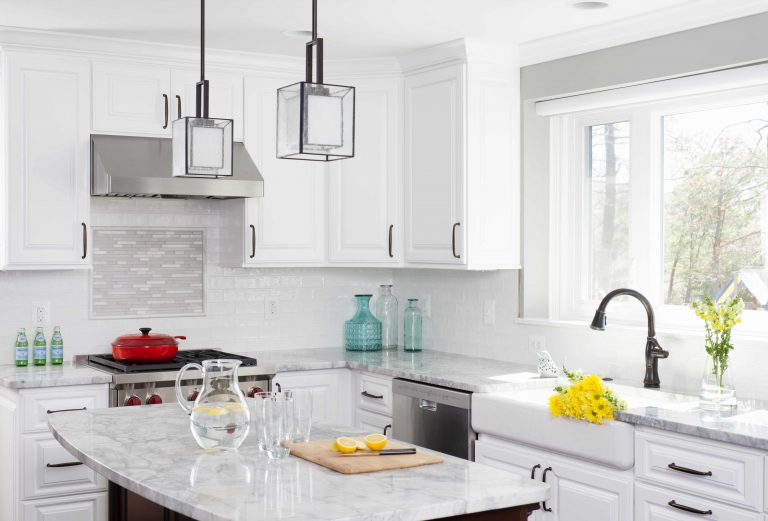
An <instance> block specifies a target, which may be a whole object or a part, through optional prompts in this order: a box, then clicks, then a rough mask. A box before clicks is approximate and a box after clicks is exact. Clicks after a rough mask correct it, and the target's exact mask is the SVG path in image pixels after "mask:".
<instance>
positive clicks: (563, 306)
mask: <svg viewBox="0 0 768 521" xmlns="http://www.w3.org/2000/svg"><path fill="white" fill-rule="evenodd" d="M715 74H717V73H715ZM702 78H704V79H706V75H705V76H702ZM690 80H691V78H685V81H686V82H687V83H688V84H690ZM674 81H678V80H671V82H674ZM680 81H681V80H680ZM705 83H706V81H705ZM745 83H746V84H747V85H750V86H747V87H741V88H729V89H727V90H717V91H715V92H707V93H703V94H702V93H699V92H697V93H689V92H686V93H685V95H684V96H682V97H680V96H679V94H678V97H674V98H668V99H660V96H659V94H658V92H657V93H656V95H655V97H654V100H653V101H648V102H644V103H633V104H627V105H624V106H621V105H620V104H619V103H618V102H617V100H618V99H619V98H617V94H616V92H615V91H612V92H611V93H610V96H609V97H608V98H606V100H609V101H610V103H608V106H606V108H602V109H601V108H596V107H595V106H596V102H595V100H594V94H587V95H584V96H585V97H588V96H592V97H590V98H589V103H586V104H584V105H582V106H588V107H589V110H581V111H573V112H569V113H565V114H553V115H551V117H550V219H549V221H550V230H549V232H550V235H549V237H550V243H549V248H550V249H549V253H550V255H549V259H550V263H549V271H550V286H549V287H550V293H549V317H550V320H554V321H568V322H571V321H577V322H582V323H583V322H585V321H586V322H589V321H590V320H591V319H592V316H593V314H594V311H595V308H596V307H597V305H598V303H599V301H598V300H590V299H588V298H584V295H586V294H587V293H588V292H587V291H586V290H587V289H588V288H589V287H590V280H589V277H590V275H591V267H590V266H591V263H590V254H591V248H590V247H589V242H588V241H589V237H590V235H591V233H590V227H589V220H588V215H589V213H588V212H587V209H588V208H589V204H590V201H589V196H590V193H591V190H590V177H589V175H588V174H589V169H590V168H591V165H589V163H588V162H589V157H588V154H587V147H588V144H589V138H588V129H589V127H590V126H593V125H601V124H606V123H612V122H620V121H629V124H630V131H629V132H630V164H629V177H630V180H629V183H630V224H629V226H630V237H629V240H630V243H629V250H630V272H631V273H632V275H633V276H634V277H633V280H632V281H631V282H630V283H629V284H628V287H631V288H634V289H637V290H639V291H641V292H642V293H643V294H645V295H646V296H647V297H648V299H649V300H650V301H651V302H652V304H653V306H654V309H655V313H656V323H657V327H658V328H659V329H668V330H677V331H680V330H691V331H694V330H695V331H700V330H701V321H700V319H698V318H697V317H695V315H694V314H693V313H692V312H691V311H690V309H689V308H688V307H687V306H680V305H666V304H663V302H664V277H663V269H664V264H663V254H664V242H663V222H662V216H663V210H664V207H663V204H664V201H663V154H662V151H663V146H664V143H663V132H662V118H663V117H664V116H665V115H670V114H676V113H685V112H694V111H697V110H706V109H713V108H718V107H727V106H732V105H736V104H738V105H741V104H749V103H754V102H761V101H768V79H766V81H764V82H763V83H762V84H760V85H758V86H754V81H751V82H745ZM631 89H633V87H630V88H628V89H627V90H631ZM671 91H673V92H674V91H675V89H671ZM575 98H578V96H577V97H575ZM627 99H628V100H632V101H635V100H636V98H633V96H631V95H629V96H627ZM568 104H569V106H571V107H578V106H579V101H578V100H577V99H576V100H574V99H573V98H571V99H569V100H568ZM654 151H655V152H654ZM640 232H641V233H640ZM585 241H587V242H585ZM765 313H766V312H764V311H747V312H745V314H744V322H743V324H742V325H741V326H740V327H739V329H740V333H741V334H764V333H766V332H768V320H765V317H766V316H768V315H766V314H765ZM608 317H609V320H610V322H611V323H616V324H625V325H630V326H643V325H644V324H645V317H644V314H643V313H642V308H640V305H639V303H637V302H636V301H634V300H633V299H626V300H623V301H616V302H612V303H611V305H610V306H609V309H608Z"/></svg>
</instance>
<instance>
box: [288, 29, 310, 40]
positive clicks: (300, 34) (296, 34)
mask: <svg viewBox="0 0 768 521" xmlns="http://www.w3.org/2000/svg"><path fill="white" fill-rule="evenodd" d="M283 36H287V37H289V38H301V39H302V40H311V39H312V31H304V30H301V29H299V30H295V31H283Z"/></svg>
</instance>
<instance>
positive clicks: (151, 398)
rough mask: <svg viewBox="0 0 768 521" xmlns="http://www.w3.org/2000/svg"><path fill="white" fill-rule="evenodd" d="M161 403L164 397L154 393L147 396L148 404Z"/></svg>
mask: <svg viewBox="0 0 768 521" xmlns="http://www.w3.org/2000/svg"><path fill="white" fill-rule="evenodd" d="M159 403H163V399H162V398H160V397H159V396H158V395H156V394H153V395H150V396H149V397H147V405H157V404H159Z"/></svg>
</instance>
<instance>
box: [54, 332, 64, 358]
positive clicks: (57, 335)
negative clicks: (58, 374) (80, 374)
mask: <svg viewBox="0 0 768 521" xmlns="http://www.w3.org/2000/svg"><path fill="white" fill-rule="evenodd" d="M63 363H64V339H62V338H61V328H60V327H59V326H56V327H54V328H53V335H51V365H61V364H63Z"/></svg>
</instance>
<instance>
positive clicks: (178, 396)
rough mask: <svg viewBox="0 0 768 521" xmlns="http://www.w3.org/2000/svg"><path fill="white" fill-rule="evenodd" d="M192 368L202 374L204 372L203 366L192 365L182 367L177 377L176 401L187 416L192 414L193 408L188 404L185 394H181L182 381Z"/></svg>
mask: <svg viewBox="0 0 768 521" xmlns="http://www.w3.org/2000/svg"><path fill="white" fill-rule="evenodd" d="M192 368H195V369H199V370H200V372H201V373H202V372H203V366H202V365H200V364H195V363H191V364H187V365H185V366H184V367H182V368H181V370H180V371H179V374H177V375H176V400H178V402H179V405H181V408H182V409H184V410H185V411H186V413H187V414H192V406H190V405H189V404H188V403H187V402H188V400H187V399H186V397H185V396H184V395H183V394H181V380H182V378H183V377H184V373H185V372H186V371H187V369H192Z"/></svg>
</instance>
